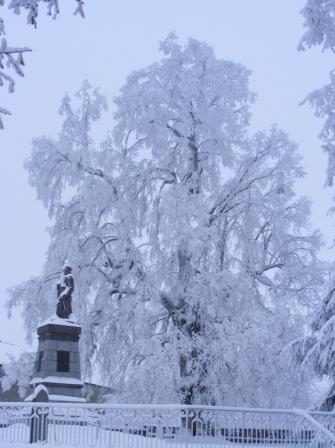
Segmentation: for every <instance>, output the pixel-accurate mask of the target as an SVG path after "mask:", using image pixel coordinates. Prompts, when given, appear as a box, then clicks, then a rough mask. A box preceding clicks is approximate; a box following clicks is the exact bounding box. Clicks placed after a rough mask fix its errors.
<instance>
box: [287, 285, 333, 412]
mask: <svg viewBox="0 0 335 448" xmlns="http://www.w3.org/2000/svg"><path fill="white" fill-rule="evenodd" d="M332 283H334V282H332ZM334 334H335V288H331V289H330V291H329V292H328V294H327V295H326V297H325V299H324V300H323V302H322V303H321V304H320V305H319V306H318V307H317V309H316V311H315V313H314V316H313V319H312V321H311V324H310V334H309V335H308V336H306V337H305V338H303V339H298V340H296V341H294V342H293V343H292V344H291V347H290V348H291V354H293V355H294V356H293V360H294V362H295V363H297V364H300V365H301V366H302V368H303V369H305V370H311V371H312V372H313V373H314V374H315V375H316V376H317V377H318V378H319V379H322V380H324V379H328V380H329V382H330V388H329V390H328V392H327V394H326V396H325V397H324V398H323V399H322V400H321V401H320V402H319V403H318V404H317V406H318V408H319V409H321V410H325V411H332V410H333V409H334V408H335V375H334V372H335V339H334Z"/></svg>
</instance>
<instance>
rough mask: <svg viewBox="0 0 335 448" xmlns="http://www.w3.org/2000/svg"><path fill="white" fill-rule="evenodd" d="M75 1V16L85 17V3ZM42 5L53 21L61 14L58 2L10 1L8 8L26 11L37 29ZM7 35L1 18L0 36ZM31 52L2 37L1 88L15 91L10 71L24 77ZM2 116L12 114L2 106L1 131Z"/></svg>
mask: <svg viewBox="0 0 335 448" xmlns="http://www.w3.org/2000/svg"><path fill="white" fill-rule="evenodd" d="M75 1H76V3H77V6H76V8H75V11H74V14H75V15H76V14H78V15H80V16H81V17H84V9H83V8H84V1H83V0H75ZM40 4H43V5H46V8H47V14H48V15H50V16H52V18H53V19H55V18H56V17H57V15H58V14H59V12H60V9H59V2H58V0H29V1H27V0H10V1H9V5H8V7H9V9H11V10H13V12H14V14H20V13H21V12H22V11H25V12H26V13H27V22H28V24H31V25H34V26H35V27H36V26H37V18H38V15H39V8H40ZM4 5H5V0H0V7H1V6H4ZM5 34H6V33H5V24H4V20H3V19H2V18H1V17H0V36H4V35H5ZM30 51H31V49H30V48H28V47H11V46H8V44H7V40H6V39H5V38H4V37H2V40H1V44H0V87H3V86H4V85H8V90H9V92H13V91H14V88H15V80H14V77H13V76H12V75H11V74H10V71H12V72H13V74H14V75H18V76H24V72H23V66H24V65H25V62H24V58H23V54H24V53H26V52H30ZM1 115H10V112H9V111H8V110H7V109H5V108H3V107H1V106H0V129H3V121H2V119H1Z"/></svg>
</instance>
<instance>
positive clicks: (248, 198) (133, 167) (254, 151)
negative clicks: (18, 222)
mask: <svg viewBox="0 0 335 448" xmlns="http://www.w3.org/2000/svg"><path fill="white" fill-rule="evenodd" d="M161 51H162V52H163V54H164V57H163V59H162V60H161V61H160V62H158V63H155V64H152V65H150V66H149V67H147V68H145V69H143V70H139V71H137V72H134V73H133V74H131V75H130V76H129V77H128V79H127V82H126V83H125V85H124V86H123V88H122V89H121V93H120V95H119V96H118V97H117V98H116V99H115V104H116V112H115V116H114V118H115V128H114V131H113V133H109V134H108V137H107V138H106V140H105V141H104V142H103V143H102V144H101V145H97V144H96V143H95V141H94V139H93V137H92V135H93V133H92V126H93V125H94V122H96V121H97V120H99V119H100V117H101V114H102V112H103V111H104V110H106V109H107V104H106V100H105V98H104V97H103V96H102V95H101V94H100V93H99V92H98V91H92V89H91V88H90V86H89V85H88V84H87V83H84V84H83V86H82V88H81V90H80V91H79V92H78V94H77V98H78V99H79V101H80V105H79V107H78V108H77V109H76V108H74V106H73V102H72V101H71V100H70V98H69V97H65V99H64V100H63V104H62V107H61V113H62V114H63V115H64V124H63V127H62V130H61V132H60V134H59V137H57V138H49V137H41V138H37V139H34V141H33V152H32V156H31V158H30V159H29V160H28V162H27V164H26V167H27V169H28V171H29V175H30V182H31V184H32V185H33V186H34V187H35V188H36V190H37V194H38V198H39V199H40V200H42V201H43V203H44V205H45V207H46V208H47V209H48V212H49V216H50V218H51V219H52V223H53V224H52V226H51V228H50V236H51V243H50V247H49V250H48V254H47V260H46V264H45V269H44V273H43V274H42V275H41V276H40V277H38V278H35V279H32V280H30V281H28V282H26V283H24V284H22V285H19V286H17V287H16V288H14V289H13V290H12V292H11V299H10V302H9V307H10V308H12V307H14V306H17V305H20V306H22V307H23V309H24V313H23V315H24V318H25V322H26V327H27V330H28V333H29V334H30V336H31V335H32V334H34V333H35V331H36V325H37V323H38V321H39V319H44V318H46V317H47V315H48V314H49V313H50V312H52V310H53V309H54V307H55V300H56V298H55V291H54V286H53V279H54V277H55V275H54V273H55V272H56V271H57V270H58V269H59V266H61V265H62V263H63V261H64V260H65V259H67V260H68V261H69V262H70V263H71V266H73V272H74V276H75V278H76V285H77V288H76V295H75V298H74V307H75V312H76V314H77V316H78V318H79V320H80V322H81V323H82V324H83V336H82V339H81V341H82V349H83V353H84V363H83V365H84V368H85V372H86V374H87V375H89V374H90V370H91V368H92V365H95V366H99V367H98V370H100V371H101V372H102V375H103V379H104V381H106V382H107V383H108V384H110V385H113V388H114V390H117V391H119V395H118V397H117V399H118V400H123V401H128V402H129V401H138V402H164V401H166V400H180V401H182V402H183V403H217V404H219V403H226V404H242V403H244V404H249V405H293V404H294V403H297V401H299V400H301V399H305V397H306V385H305V384H304V387H303V393H301V392H302V388H301V387H300V386H299V381H298V377H297V376H296V377H295V378H296V379H295V380H294V375H293V374H292V375H290V374H289V371H288V369H287V364H286V363H285V360H283V359H282V358H281V357H280V353H281V349H282V348H283V347H284V346H285V345H286V344H287V343H288V342H289V341H290V340H292V339H293V338H296V337H297V336H298V335H299V331H300V330H299V329H300V328H301V327H300V325H299V313H300V310H301V308H302V307H304V306H309V305H310V303H311V302H315V301H316V300H317V299H318V297H319V295H318V294H319V285H320V283H321V280H322V275H323V272H322V265H321V264H320V263H319V261H318V260H317V256H316V252H317V250H318V247H319V244H320V237H319V235H318V233H316V232H315V233H308V232H307V231H306V228H307V227H308V226H309V223H308V214H309V201H308V200H306V199H305V198H298V197H297V196H296V195H295V192H294V183H295V181H296V179H297V178H299V177H301V176H303V170H302V168H301V165H300V158H299V156H298V155H297V151H296V146H295V145H294V144H293V143H292V142H291V141H290V140H289V139H288V137H287V135H286V134H285V133H284V132H282V131H280V130H278V129H277V128H275V127H274V128H272V129H271V130H270V132H269V133H268V134H265V133H261V132H259V133H257V134H256V135H254V136H251V137H249V136H248V124H249V117H250V112H249V107H250V104H251V103H252V102H253V101H254V94H253V93H252V92H250V90H249V87H248V80H249V71H248V70H246V69H245V67H243V66H242V65H239V64H236V63H234V62H228V61H224V60H219V59H217V58H216V57H215V55H214V52H213V50H212V49H211V48H210V47H209V46H208V45H207V44H206V43H201V42H198V41H196V40H192V39H191V40H189V41H188V43H187V45H185V46H184V47H183V46H181V45H180V44H179V43H178V42H177V40H176V37H175V36H174V35H170V36H169V37H168V38H167V39H165V40H164V41H163V42H162V43H161ZM300 384H301V382H300ZM274 391H276V392H274ZM274 393H275V394H276V395H274ZM302 397H303V398H302Z"/></svg>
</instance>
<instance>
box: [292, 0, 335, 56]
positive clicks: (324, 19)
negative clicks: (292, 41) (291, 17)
mask: <svg viewBox="0 0 335 448" xmlns="http://www.w3.org/2000/svg"><path fill="white" fill-rule="evenodd" d="M301 13H302V15H303V17H304V26H305V28H307V30H306V32H305V34H304V35H303V37H302V39H301V41H300V44H299V47H298V48H299V49H300V50H305V49H306V47H307V48H310V47H312V46H314V45H322V48H323V50H326V49H330V50H332V51H335V1H334V0H307V2H306V5H305V6H304V8H303V9H302V11H301Z"/></svg>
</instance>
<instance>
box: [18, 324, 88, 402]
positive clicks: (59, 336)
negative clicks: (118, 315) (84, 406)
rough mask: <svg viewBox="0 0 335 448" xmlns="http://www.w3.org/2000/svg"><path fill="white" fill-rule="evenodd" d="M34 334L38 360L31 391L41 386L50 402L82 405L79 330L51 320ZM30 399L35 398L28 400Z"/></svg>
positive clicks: (76, 325)
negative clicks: (45, 390) (36, 338)
mask: <svg viewBox="0 0 335 448" xmlns="http://www.w3.org/2000/svg"><path fill="white" fill-rule="evenodd" d="M37 334H38V349H37V356H36V362H35V369H34V374H33V378H32V380H31V381H30V384H31V386H32V388H33V390H35V389H36V388H37V386H39V385H43V386H44V387H46V389H47V391H48V395H49V401H53V402H55V401H57V402H85V401H86V400H85V399H84V398H82V388H83V385H84V383H83V382H82V380H81V371H80V353H79V338H80V334H81V326H80V325H78V324H76V323H75V322H73V321H71V320H69V319H61V318H59V317H57V316H53V317H52V318H50V319H48V320H47V321H45V322H43V323H42V324H41V325H40V326H39V327H38V330H37ZM33 398H34V394H32V395H30V396H29V397H28V398H27V400H28V401H30V400H32V399H33Z"/></svg>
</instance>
